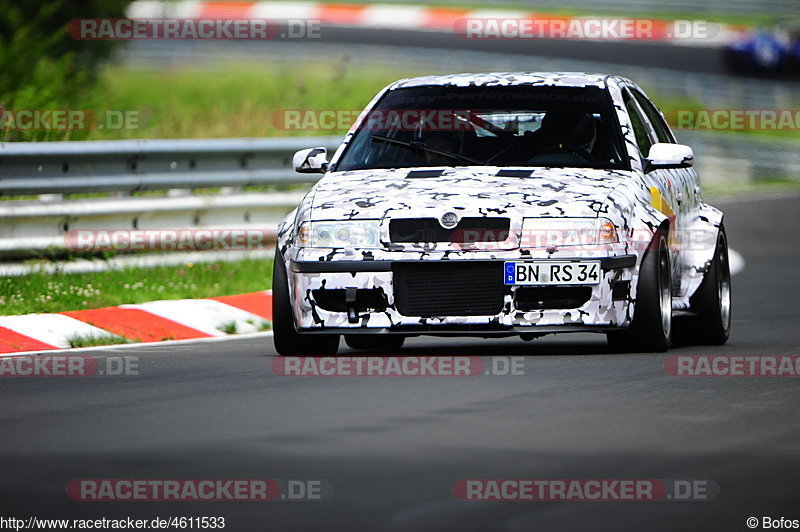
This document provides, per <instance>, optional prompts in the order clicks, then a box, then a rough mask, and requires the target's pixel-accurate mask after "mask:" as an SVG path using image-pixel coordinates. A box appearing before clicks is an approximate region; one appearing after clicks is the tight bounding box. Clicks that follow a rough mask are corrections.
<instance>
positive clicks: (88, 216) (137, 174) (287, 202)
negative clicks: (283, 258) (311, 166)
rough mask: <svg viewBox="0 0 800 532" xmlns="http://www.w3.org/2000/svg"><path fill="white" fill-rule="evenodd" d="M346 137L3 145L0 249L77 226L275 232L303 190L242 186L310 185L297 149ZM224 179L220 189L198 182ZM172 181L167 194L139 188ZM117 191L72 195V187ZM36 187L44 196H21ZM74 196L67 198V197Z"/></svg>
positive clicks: (52, 238) (60, 243) (5, 252)
mask: <svg viewBox="0 0 800 532" xmlns="http://www.w3.org/2000/svg"><path fill="white" fill-rule="evenodd" d="M340 139H341V137H310V138H278V139H197V140H194V139H186V140H122V141H85V142H21V143H5V144H0V196H5V197H7V198H4V199H6V201H0V257H4V258H24V257H30V256H36V255H37V254H40V253H43V252H45V251H52V250H63V249H65V248H66V247H67V239H65V236H66V235H67V234H68V233H69V232H70V231H74V230H82V229H87V230H97V229H113V230H120V229H121V230H127V229H137V230H162V229H192V228H218V229H224V228H236V229H252V230H257V231H264V232H265V234H270V233H273V232H274V229H275V226H276V224H277V223H278V222H279V221H280V220H281V218H283V216H284V215H285V214H286V213H287V212H289V211H290V210H291V209H292V208H294V207H295V206H296V205H297V204H298V203H299V202H300V200H301V199H302V197H303V195H304V194H305V191H304V190H300V191H290V192H279V191H269V192H263V191H262V192H243V191H242V189H241V187H247V186H258V185H262V186H263V185H294V184H312V183H314V182H315V181H316V180H317V179H319V177H320V176H319V174H297V173H295V172H294V170H293V169H292V165H291V162H292V155H293V154H294V152H295V151H297V150H300V149H303V148H309V147H315V146H325V147H326V148H328V149H329V150H335V149H336V148H337V147H338V145H339V141H340ZM207 187H211V188H217V187H219V188H220V191H219V193H217V194H214V195H208V194H205V195H201V194H193V193H192V190H193V189H198V188H207ZM153 190H167V191H168V192H167V194H166V195H163V196H151V195H147V196H131V194H132V193H134V192H145V191H153ZM85 193H110V194H109V195H108V196H107V197H89V198H85V197H84V198H79V199H69V197H68V195H70V194H85ZM30 195H38V196H39V198H38V199H36V200H32V199H14V198H13V197H14V196H30ZM64 195H67V198H65V197H64Z"/></svg>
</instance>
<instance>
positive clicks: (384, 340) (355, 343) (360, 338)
mask: <svg viewBox="0 0 800 532" xmlns="http://www.w3.org/2000/svg"><path fill="white" fill-rule="evenodd" d="M405 340H406V339H405V337H404V336H400V335H398V334H346V335H344V341H345V343H346V344H347V346H348V347H350V348H351V349H371V350H372V349H374V350H376V351H378V350H390V349H400V348H401V347H403V342H405Z"/></svg>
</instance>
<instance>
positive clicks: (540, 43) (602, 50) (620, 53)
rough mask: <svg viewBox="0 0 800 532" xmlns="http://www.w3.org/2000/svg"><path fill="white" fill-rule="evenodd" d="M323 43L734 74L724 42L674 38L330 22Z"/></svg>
mask: <svg viewBox="0 0 800 532" xmlns="http://www.w3.org/2000/svg"><path fill="white" fill-rule="evenodd" d="M315 42H317V43H318V44H320V45H324V44H325V43H336V44H362V43H370V44H380V45H390V46H402V47H405V48H408V50H409V53H413V50H414V48H415V47H419V48H436V49H440V50H441V51H442V53H443V54H446V53H447V51H448V50H451V51H453V52H454V53H458V52H468V51H472V52H491V53H498V54H515V55H520V54H521V55H531V56H532V64H531V68H530V69H531V70H536V65H535V63H534V62H533V61H534V59H535V57H558V58H562V59H575V60H581V61H595V62H599V63H613V64H618V65H636V66H647V67H652V68H668V69H674V70H682V71H686V72H702V73H706V74H729V73H730V72H729V71H728V69H727V68H726V65H725V60H724V50H723V49H722V48H721V47H719V46H709V47H698V46H685V45H680V44H674V43H671V42H658V41H653V42H635V43H630V42H613V41H584V40H571V39H466V38H463V37H460V36H459V35H457V34H456V33H455V32H449V31H414V30H392V29H372V28H343V27H338V26H324V27H323V31H321V32H320V39H319V40H318V41H315Z"/></svg>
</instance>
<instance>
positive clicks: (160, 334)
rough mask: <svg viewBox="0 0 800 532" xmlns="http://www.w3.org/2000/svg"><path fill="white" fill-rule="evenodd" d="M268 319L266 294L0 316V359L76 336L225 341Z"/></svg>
mask: <svg viewBox="0 0 800 532" xmlns="http://www.w3.org/2000/svg"><path fill="white" fill-rule="evenodd" d="M271 320H272V292H271V291H270V290H266V291H262V292H252V293H249V294H239V295H233V296H222V297H213V298H208V299H176V300H164V301H150V302H148V303H141V304H137V305H120V306H118V307H106V308H100V309H91V310H75V311H69V312H62V313H59V314H25V315H22V316H0V356H1V355H3V354H19V353H23V352H31V351H47V350H53V349H68V348H70V347H71V345H70V340H71V339H73V338H76V337H100V338H102V337H107V336H110V335H116V336H121V337H123V338H125V339H127V340H129V341H130V342H135V343H138V342H162V341H170V340H190V339H201V338H206V339H211V338H219V337H228V336H231V334H247V333H254V332H258V331H259V330H261V329H262V328H263V324H264V323H265V322H271ZM226 331H228V332H226ZM231 331H235V333H231ZM103 347H108V346H103Z"/></svg>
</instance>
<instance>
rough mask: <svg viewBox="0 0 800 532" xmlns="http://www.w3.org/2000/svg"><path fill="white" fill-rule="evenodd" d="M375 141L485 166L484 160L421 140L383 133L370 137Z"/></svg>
mask: <svg viewBox="0 0 800 532" xmlns="http://www.w3.org/2000/svg"><path fill="white" fill-rule="evenodd" d="M370 139H372V140H373V141H375V142H386V143H387V144H395V145H397V146H403V147H404V148H408V149H410V150H415V151H416V150H419V151H426V152H428V153H433V154H436V155H441V156H442V157H448V158H450V159H455V160H456V161H465V162H468V163H472V164H477V165H480V166H483V165H484V163H483V161H479V160H477V159H473V158H471V157H466V156H464V155H459V154H457V153H452V152H449V151H445V150H440V149H438V148H432V147H430V146H428V145H427V144H425V143H424V142H421V141H416V140H415V141H411V142H407V141H405V140H399V139H393V138H391V137H384V136H382V135H372V136H371V137H370Z"/></svg>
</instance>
